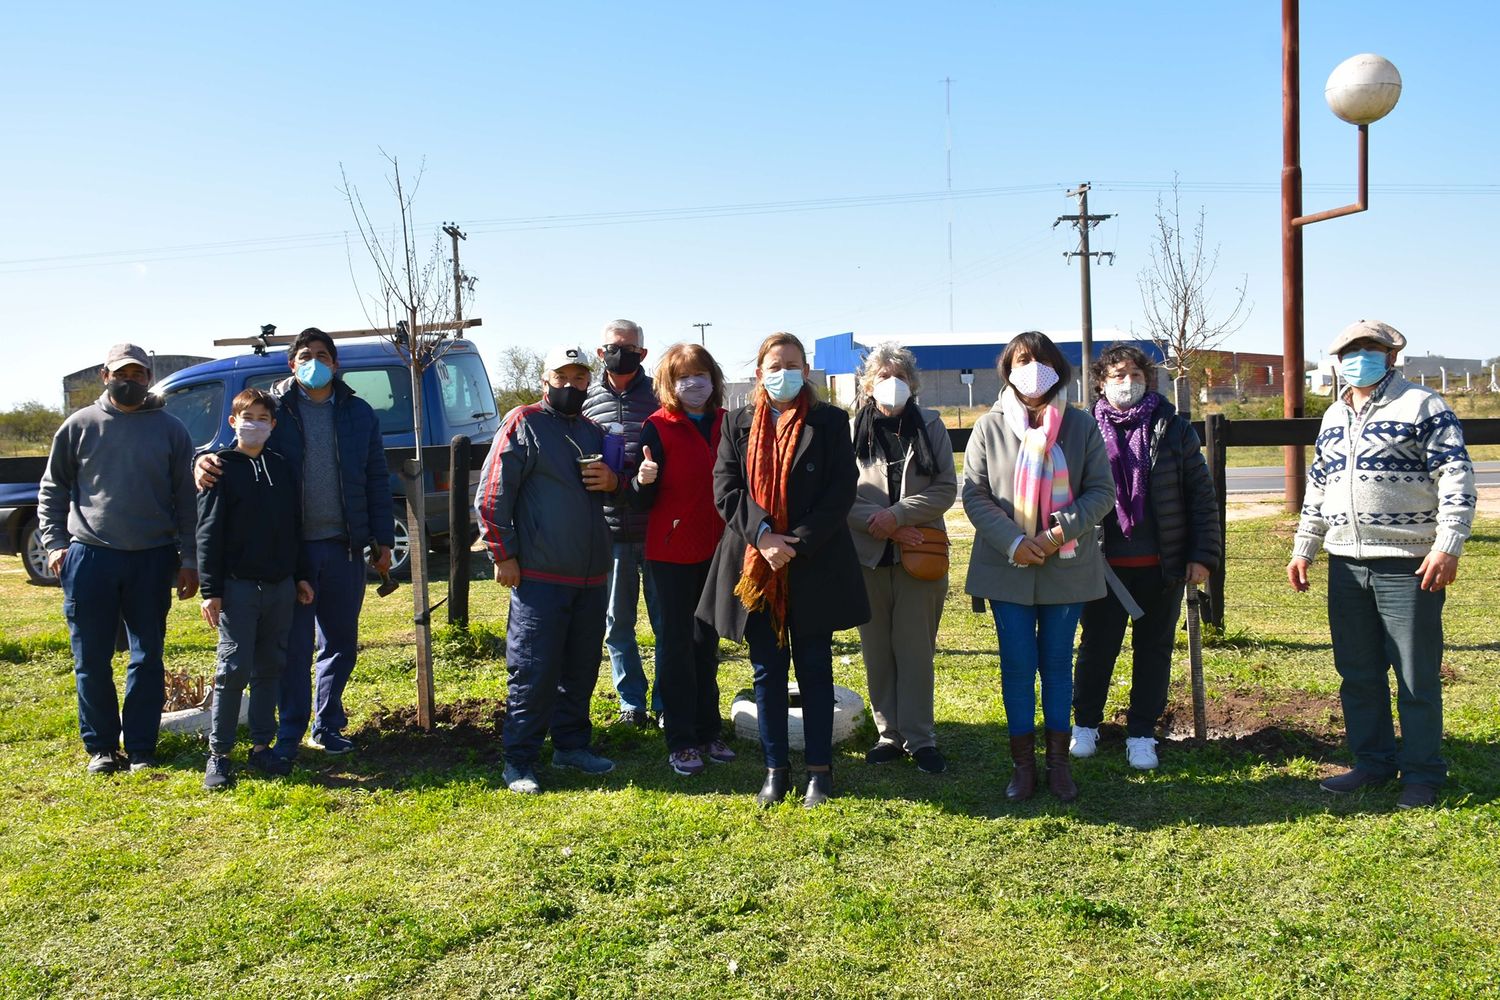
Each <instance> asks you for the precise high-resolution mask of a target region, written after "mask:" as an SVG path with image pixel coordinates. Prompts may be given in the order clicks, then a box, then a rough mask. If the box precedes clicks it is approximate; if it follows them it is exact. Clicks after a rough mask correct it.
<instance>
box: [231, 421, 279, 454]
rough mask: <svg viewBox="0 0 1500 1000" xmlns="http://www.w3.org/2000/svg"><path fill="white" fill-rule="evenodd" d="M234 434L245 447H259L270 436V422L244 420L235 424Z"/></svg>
mask: <svg viewBox="0 0 1500 1000" xmlns="http://www.w3.org/2000/svg"><path fill="white" fill-rule="evenodd" d="M234 436H235V437H237V438H239V442H240V444H242V445H244V446H245V447H247V448H259V447H260V446H261V445H263V444H265V443H266V439H267V438H269V437H270V436H271V424H270V422H269V421H266V420H244V419H241V420H240V421H239V423H237V424H235V427H234Z"/></svg>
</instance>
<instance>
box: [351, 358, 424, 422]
mask: <svg viewBox="0 0 1500 1000" xmlns="http://www.w3.org/2000/svg"><path fill="white" fill-rule="evenodd" d="M339 377H340V378H341V379H343V380H344V384H345V385H347V386H348V387H349V388H351V389H353V390H354V393H355V395H357V396H358V397H359V398H360V399H363V400H364V401H365V402H366V403H369V404H370V408H371V409H373V410H374V411H375V416H377V417H379V418H380V433H382V434H410V433H411V430H412V426H411V374H410V373H409V372H407V370H406V369H405V368H366V369H349V368H345V369H342V370H340V372H339Z"/></svg>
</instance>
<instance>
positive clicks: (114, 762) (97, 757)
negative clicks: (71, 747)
mask: <svg viewBox="0 0 1500 1000" xmlns="http://www.w3.org/2000/svg"><path fill="white" fill-rule="evenodd" d="M119 769H120V758H119V757H118V756H116V755H115V754H114V753H113V752H105V753H93V754H89V774H114V773H115V772H116V771H118V770H119Z"/></svg>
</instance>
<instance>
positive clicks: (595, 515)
mask: <svg viewBox="0 0 1500 1000" xmlns="http://www.w3.org/2000/svg"><path fill="white" fill-rule="evenodd" d="M544 366H545V370H544V373H543V375H542V399H541V401H540V402H537V403H532V404H529V405H527V406H518V407H516V408H515V409H514V410H511V411H510V412H509V413H507V414H506V415H505V420H504V421H503V422H502V423H501V425H500V430H499V431H498V432H496V434H495V440H494V442H493V443H492V444H491V445H490V453H489V456H488V457H487V458H486V459H485V462H484V471H483V472H482V473H481V474H480V477H479V491H478V495H477V497H476V499H475V503H474V506H475V509H476V510H477V511H478V512H479V533H480V537H482V538H483V539H484V543H485V544H486V545H487V546H489V550H490V554H491V556H493V557H494V560H495V580H496V581H497V582H498V583H500V584H501V585H503V586H506V587H509V588H510V613H509V617H508V619H507V624H506V632H505V643H506V645H505V663H506V667H507V669H508V671H509V674H510V686H509V697H508V698H507V700H506V718H505V733H504V744H505V773H504V781H505V784H506V787H508V788H509V789H510V790H511V791H513V792H519V793H522V794H528V795H534V794H536V793H537V792H539V791H541V786H540V785H539V783H538V782H537V779H536V765H537V760H538V758H539V756H540V754H541V750H542V741H543V740H544V739H545V738H546V736H547V734H548V733H549V732H550V733H551V734H552V766H553V767H556V768H572V769H574V770H579V771H583V772H584V773H586V774H604V773H607V772H608V771H611V770H613V769H614V763H613V762H612V761H610V760H608V759H606V758H604V757H601V756H599V755H598V754H595V753H594V752H593V751H592V750H590V749H589V742H590V739H591V738H592V736H593V727H592V725H591V723H590V721H589V699H590V698H591V697H592V696H593V693H594V686H595V685H596V684H597V683H598V682H599V645H600V643H601V642H603V641H604V612H605V608H606V607H607V605H608V594H609V591H608V589H607V588H606V586H605V584H606V583H607V582H608V580H609V570H610V562H611V554H610V549H611V547H610V536H609V525H608V524H607V523H606V521H605V519H604V504H605V503H606V501H609V500H615V499H618V490H619V485H620V480H619V477H618V476H616V475H615V473H614V470H612V469H611V468H610V467H609V466H608V465H606V464H605V463H604V462H603V451H604V430H603V428H601V427H600V426H599V425H598V424H596V423H594V422H593V421H592V420H590V419H589V418H588V417H586V416H584V415H583V413H582V409H583V402H584V398H585V396H586V394H587V391H588V386H589V367H588V359H587V357H586V356H585V355H584V353H583V352H582V351H581V350H579V349H578V348H577V347H570V346H564V347H554V348H553V349H552V350H550V351H548V352H547V357H546V361H545V362H544Z"/></svg>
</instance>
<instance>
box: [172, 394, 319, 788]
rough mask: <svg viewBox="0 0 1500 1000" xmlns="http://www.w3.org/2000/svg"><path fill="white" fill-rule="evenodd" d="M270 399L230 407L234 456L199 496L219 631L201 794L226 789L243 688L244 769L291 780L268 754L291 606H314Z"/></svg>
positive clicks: (202, 547)
mask: <svg viewBox="0 0 1500 1000" xmlns="http://www.w3.org/2000/svg"><path fill="white" fill-rule="evenodd" d="M275 414H276V400H275V399H274V398H273V397H272V396H271V394H270V393H268V392H266V391H265V390H263V389H246V390H245V391H244V392H241V393H240V394H239V395H238V396H235V397H234V400H233V402H232V403H231V404H230V417H229V426H230V427H232V428H233V429H234V435H235V447H233V448H226V449H224V450H223V451H221V452H219V456H218V457H219V460H220V462H221V463H222V469H223V472H222V473H221V474H220V475H219V478H218V480H217V481H216V482H215V483H214V484H213V486H211V487H210V488H209V489H208V490H206V491H204V492H203V493H200V494H199V495H198V567H199V585H200V588H201V592H202V595H203V619H204V621H206V622H208V623H209V624H210V625H212V626H214V627H215V628H217V629H218V630H219V651H218V653H219V662H218V667H217V669H216V670H215V671H214V699H213V709H212V720H213V721H212V723H211V725H210V728H209V737H208V748H209V754H208V767H207V769H206V770H205V771H204V774H203V787H204V788H207V789H209V790H210V791H215V790H218V789H221V788H224V787H225V786H227V785H228V784H229V779H230V769H229V751H230V750H231V749H233V747H234V738H235V732H236V730H237V729H238V728H239V717H240V698H241V696H242V695H243V694H244V691H245V686H246V685H247V684H248V685H249V687H250V711H249V715H250V744H251V746H250V766H251V767H253V768H255V769H256V770H258V771H261V772H262V773H264V774H274V775H284V774H289V773H291V770H292V762H291V761H290V760H288V759H286V758H283V757H279V756H277V755H276V754H274V753H272V752H271V749H270V743H271V740H272V738H273V737H274V736H275V735H276V703H277V700H278V699H279V698H280V692H281V670H282V667H283V666H284V665H285V663H286V645H287V635H288V633H289V632H290V630H291V625H292V607H293V605H294V604H295V603H299V602H300V603H302V604H311V603H312V601H313V597H314V594H313V589H312V584H311V583H309V582H308V580H307V572H306V568H305V567H304V566H303V565H302V564H301V561H300V559H299V553H300V552H301V549H302V544H301V542H302V513H301V511H302V503H301V496H300V494H299V491H298V488H297V481H296V478H295V476H294V474H293V470H292V467H291V465H290V464H289V463H288V462H287V461H286V460H285V459H284V458H282V457H281V456H280V455H278V454H276V453H275V452H274V451H267V450H266V439H267V438H268V437H270V435H271V429H272V428H273V427H275V426H276V415H275Z"/></svg>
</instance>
